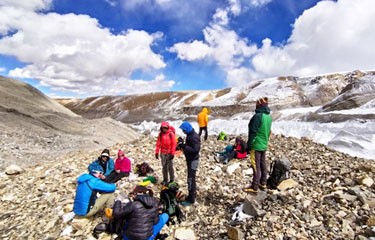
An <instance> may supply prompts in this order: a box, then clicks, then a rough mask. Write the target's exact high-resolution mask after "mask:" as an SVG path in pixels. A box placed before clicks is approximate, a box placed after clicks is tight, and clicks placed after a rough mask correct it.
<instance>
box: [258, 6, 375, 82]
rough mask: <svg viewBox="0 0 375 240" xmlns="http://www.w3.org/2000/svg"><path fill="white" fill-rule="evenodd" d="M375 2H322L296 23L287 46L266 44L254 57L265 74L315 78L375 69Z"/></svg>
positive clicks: (306, 12) (307, 11)
mask: <svg viewBox="0 0 375 240" xmlns="http://www.w3.org/2000/svg"><path fill="white" fill-rule="evenodd" d="M374 16H375V2H374V1H371V0H363V1H362V0H340V1H338V2H332V1H322V2H319V3H318V4H317V5H316V6H315V7H313V8H310V9H308V10H306V11H305V12H304V13H303V14H302V15H301V16H300V17H299V18H298V19H297V20H296V21H295V23H294V28H293V32H292V34H291V36H290V38H289V40H288V42H287V44H286V45H285V46H280V47H272V46H265V45H263V47H262V49H260V50H259V52H258V54H257V55H256V56H255V57H254V58H253V64H254V66H255V70H256V71H258V72H260V73H263V74H265V75H276V74H282V73H283V72H284V74H288V75H291V74H294V75H312V74H321V73H326V72H336V71H350V70H355V69H365V70H366V69H372V68H373V67H374V66H373V63H374V62H375V49H374V48H373V47H372V46H373V43H374V42H375V32H374V31H373V26H375V18H374Z"/></svg>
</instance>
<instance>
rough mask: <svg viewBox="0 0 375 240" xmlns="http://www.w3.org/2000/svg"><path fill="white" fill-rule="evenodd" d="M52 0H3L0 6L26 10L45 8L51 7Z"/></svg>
mask: <svg viewBox="0 0 375 240" xmlns="http://www.w3.org/2000/svg"><path fill="white" fill-rule="evenodd" d="M51 3H52V0H27V1H22V0H21V1H19V0H1V1H0V7H10V8H18V9H24V10H43V9H44V10H45V9H48V8H50V6H51Z"/></svg>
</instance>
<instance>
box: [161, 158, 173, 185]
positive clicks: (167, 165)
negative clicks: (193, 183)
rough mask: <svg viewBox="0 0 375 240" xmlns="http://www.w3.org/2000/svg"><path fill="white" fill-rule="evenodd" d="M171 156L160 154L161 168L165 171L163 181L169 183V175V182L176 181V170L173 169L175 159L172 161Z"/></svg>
mask: <svg viewBox="0 0 375 240" xmlns="http://www.w3.org/2000/svg"><path fill="white" fill-rule="evenodd" d="M170 156H171V155H170V154H163V153H162V154H160V159H161V166H162V168H163V169H162V170H163V181H164V182H165V183H168V173H169V177H170V178H169V181H174V169H173V159H170Z"/></svg>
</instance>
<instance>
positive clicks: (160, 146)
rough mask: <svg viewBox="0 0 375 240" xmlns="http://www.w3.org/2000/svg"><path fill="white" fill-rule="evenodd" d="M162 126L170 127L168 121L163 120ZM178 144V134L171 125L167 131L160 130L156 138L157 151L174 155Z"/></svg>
mask: <svg viewBox="0 0 375 240" xmlns="http://www.w3.org/2000/svg"><path fill="white" fill-rule="evenodd" d="M161 126H162V127H164V126H166V127H170V126H169V124H168V123H167V122H162V124H161ZM176 145H177V142H176V136H175V134H174V132H173V130H172V129H171V127H170V129H169V130H168V132H166V133H163V132H162V131H160V133H159V135H158V138H157V140H156V148H155V153H162V154H172V155H174V154H175V152H176Z"/></svg>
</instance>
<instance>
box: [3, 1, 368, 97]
mask: <svg viewBox="0 0 375 240" xmlns="http://www.w3.org/2000/svg"><path fill="white" fill-rule="evenodd" d="M374 9H375V1H372V0H338V1H317V0H303V1H301V0H227V1H224V0H190V1H185V0H28V1H23V0H0V75H3V76H9V77H12V78H18V79H21V80H23V81H26V82H28V83H30V84H32V85H33V86H35V87H37V88H38V89H40V90H41V91H43V92H44V93H46V94H48V95H49V96H68V97H87V96H96V95H127V94H136V93H146V92H155V91H176V90H209V89H221V88H225V87H231V86H240V85H244V84H246V83H249V82H251V81H255V80H259V79H264V78H269V77H275V76H282V75H295V76H306V75H316V74H324V73H328V72H339V71H352V70H356V69H360V70H369V69H372V68H373V63H374V62H375V57H374V56H375V50H374V48H373V42H375V33H374V32H375V31H373V28H374V26H375V18H374V16H375V10H374Z"/></svg>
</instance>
